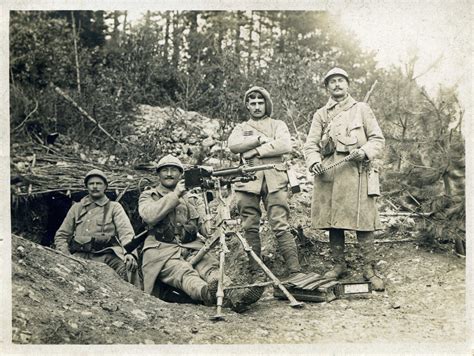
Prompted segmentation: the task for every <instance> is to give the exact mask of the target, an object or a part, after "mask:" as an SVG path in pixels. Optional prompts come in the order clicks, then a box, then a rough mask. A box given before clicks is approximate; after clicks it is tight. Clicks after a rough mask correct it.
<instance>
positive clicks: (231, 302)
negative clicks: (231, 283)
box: [224, 287, 265, 313]
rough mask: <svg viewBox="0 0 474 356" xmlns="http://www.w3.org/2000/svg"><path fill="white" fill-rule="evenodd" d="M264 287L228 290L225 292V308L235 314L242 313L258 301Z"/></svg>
mask: <svg viewBox="0 0 474 356" xmlns="http://www.w3.org/2000/svg"><path fill="white" fill-rule="evenodd" d="M264 290H265V287H250V288H241V289H230V290H226V291H225V296H224V300H225V302H226V303H225V304H224V305H225V306H226V307H230V308H231V309H232V310H233V311H235V312H237V313H242V312H244V311H245V310H247V309H248V308H249V306H250V305H251V304H253V303H255V302H256V301H258V300H259V299H260V297H261V296H262V294H263V291H264Z"/></svg>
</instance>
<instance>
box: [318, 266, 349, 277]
mask: <svg viewBox="0 0 474 356" xmlns="http://www.w3.org/2000/svg"><path fill="white" fill-rule="evenodd" d="M346 273H347V265H346V263H345V262H341V263H336V264H335V265H334V267H333V268H332V269H330V270H329V271H327V272H326V273H324V275H323V278H324V279H339V278H341V277H343V276H344V275H345V274H346Z"/></svg>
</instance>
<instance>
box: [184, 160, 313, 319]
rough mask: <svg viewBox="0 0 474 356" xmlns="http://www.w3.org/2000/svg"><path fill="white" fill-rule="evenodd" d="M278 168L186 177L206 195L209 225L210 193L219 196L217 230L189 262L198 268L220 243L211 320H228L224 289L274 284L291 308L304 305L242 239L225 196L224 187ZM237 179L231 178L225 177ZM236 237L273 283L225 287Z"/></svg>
mask: <svg viewBox="0 0 474 356" xmlns="http://www.w3.org/2000/svg"><path fill="white" fill-rule="evenodd" d="M271 168H274V166H273V165H271V164H267V165H262V166H253V167H245V166H244V167H237V168H228V169H223V170H218V171H211V172H209V171H206V170H205V169H203V168H198V167H196V168H195V170H194V172H193V171H192V170H191V171H189V172H191V173H188V176H186V173H185V182H186V183H185V184H186V185H187V187H188V188H194V187H200V188H201V190H202V193H203V200H204V206H205V209H206V215H207V217H206V224H210V220H211V219H210V218H209V217H210V208H209V199H208V195H207V194H206V193H207V192H208V191H210V190H212V191H215V192H216V193H217V196H216V199H217V202H218V203H217V214H216V216H215V218H214V226H209V225H208V228H213V229H214V231H213V234H212V235H211V237H210V238H209V239H208V240H207V241H206V244H205V245H204V246H203V247H202V248H201V250H199V252H198V253H197V254H196V255H195V256H194V257H192V258H191V260H190V261H189V262H190V263H191V264H192V265H193V266H194V265H196V264H197V263H198V262H199V261H200V260H201V258H202V257H203V256H204V255H205V254H206V253H208V252H209V251H210V249H211V248H212V247H213V246H214V245H215V244H216V243H217V242H218V243H219V249H220V252H219V280H218V287H217V294H216V296H217V311H216V314H215V315H214V316H212V317H211V320H216V321H218V320H224V316H223V314H222V304H223V300H224V290H226V289H227V290H230V289H237V288H248V287H256V286H265V285H270V284H273V285H274V286H276V287H278V288H279V289H280V290H281V292H282V293H283V294H284V295H285V296H286V297H287V298H288V300H289V301H290V306H291V307H293V308H301V307H303V305H304V303H302V302H299V301H297V300H296V299H295V298H294V297H293V295H292V294H291V293H290V292H288V290H287V289H286V287H285V286H284V285H283V283H282V282H281V281H280V280H279V279H278V278H277V277H276V276H275V275H274V274H273V272H272V271H271V270H270V269H269V268H268V267H267V266H266V265H265V264H264V263H263V262H262V260H261V259H260V257H259V256H258V255H257V254H256V253H255V252H254V251H253V250H252V247H251V246H250V245H249V243H248V242H247V240H246V239H245V238H244V237H243V236H242V234H241V233H240V232H239V231H238V230H239V226H240V224H239V222H238V221H237V220H236V219H232V218H231V215H230V208H229V206H230V197H231V196H227V197H226V198H224V197H223V195H222V187H223V186H224V185H227V186H228V187H229V188H230V187H231V184H233V183H236V182H248V181H251V180H254V179H256V177H255V175H253V173H255V172H256V171H260V170H265V169H271ZM227 176H234V177H231V178H228V179H225V178H223V177H227ZM228 236H236V237H237V239H238V240H239V242H240V243H241V245H242V247H243V249H244V251H245V252H246V253H247V255H248V256H249V258H252V259H254V260H255V261H256V263H257V264H258V265H259V266H260V268H261V269H262V270H263V272H265V274H266V275H267V276H268V277H269V278H270V280H271V281H269V282H263V283H255V284H250V285H242V286H231V287H224V285H223V281H224V269H225V255H226V253H228V252H229V249H228V248H227V244H226V237H228Z"/></svg>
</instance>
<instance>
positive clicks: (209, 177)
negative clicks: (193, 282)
mask: <svg viewBox="0 0 474 356" xmlns="http://www.w3.org/2000/svg"><path fill="white" fill-rule="evenodd" d="M274 167H275V165H273V164H264V165H260V166H254V167H250V166H245V165H242V166H238V167H229V168H223V169H217V170H214V169H213V168H212V167H210V166H192V167H191V168H188V169H186V170H185V171H184V185H185V187H186V189H187V190H191V189H194V188H198V187H199V188H201V189H202V190H203V191H209V190H215V189H216V188H217V187H222V186H229V185H230V184H233V183H236V182H243V183H245V182H250V181H252V180H255V179H257V177H255V175H254V174H253V173H255V172H257V171H263V170H265V169H272V168H274ZM212 199H213V197H212V194H208V195H207V198H206V199H204V201H205V203H206V212H207V211H208V207H207V203H208V202H209V201H211V200H212ZM147 236H148V230H145V231H142V232H141V233H140V234H138V235H136V236H135V237H134V238H133V239H132V241H130V242H129V243H128V244H126V245H125V246H124V249H125V251H126V252H127V253H131V252H132V251H133V250H135V249H136V248H137V247H138V246H140V245H141V244H142V243H143V242H144V241H145V239H146V238H147ZM210 247H212V246H210ZM209 249H210V248H209ZM207 251H209V250H207ZM207 251H205V252H202V253H201V254H200V255H199V257H200V258H202V256H204V255H205V254H206V253H207ZM200 258H199V259H196V261H195V262H194V264H196V263H198V262H199V260H200Z"/></svg>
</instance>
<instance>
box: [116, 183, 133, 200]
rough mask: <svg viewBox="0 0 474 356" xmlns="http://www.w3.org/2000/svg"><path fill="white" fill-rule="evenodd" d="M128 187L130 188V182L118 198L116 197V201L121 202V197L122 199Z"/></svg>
mask: <svg viewBox="0 0 474 356" xmlns="http://www.w3.org/2000/svg"><path fill="white" fill-rule="evenodd" d="M128 188H130V184H127V186H126V187H125V188H124V189H123V190H122V191H121V192H120V194H119V195H118V196H117V199H115V201H116V202H119V201H120V199H122V197H123V196H124V195H125V193H126V192H127V190H128Z"/></svg>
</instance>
